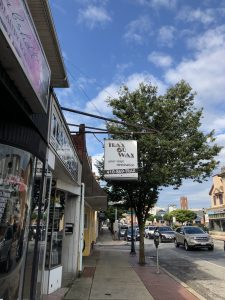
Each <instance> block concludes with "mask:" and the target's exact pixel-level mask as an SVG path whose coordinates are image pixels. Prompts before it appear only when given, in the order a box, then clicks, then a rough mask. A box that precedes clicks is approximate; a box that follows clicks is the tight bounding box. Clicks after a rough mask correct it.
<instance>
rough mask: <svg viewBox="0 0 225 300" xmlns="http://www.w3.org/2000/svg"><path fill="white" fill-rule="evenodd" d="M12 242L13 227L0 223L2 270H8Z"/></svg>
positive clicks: (0, 259)
mask: <svg viewBox="0 0 225 300" xmlns="http://www.w3.org/2000/svg"><path fill="white" fill-rule="evenodd" d="M12 242H13V227H12V226H10V225H7V224H0V263H1V264H2V266H3V270H4V272H8V271H9V269H10V265H11V257H10V254H11V252H10V251H11V247H12Z"/></svg>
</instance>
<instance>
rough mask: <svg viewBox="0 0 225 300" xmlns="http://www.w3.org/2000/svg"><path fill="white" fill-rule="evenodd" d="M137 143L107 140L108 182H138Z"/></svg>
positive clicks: (105, 167) (105, 174) (106, 176)
mask: <svg viewBox="0 0 225 300" xmlns="http://www.w3.org/2000/svg"><path fill="white" fill-rule="evenodd" d="M137 161H138V160H137V141H134V140H105V156H104V177H105V179H106V180H128V181H129V180H137V179H138V162H137Z"/></svg>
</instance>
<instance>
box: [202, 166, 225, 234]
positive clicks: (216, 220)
mask: <svg viewBox="0 0 225 300" xmlns="http://www.w3.org/2000/svg"><path fill="white" fill-rule="evenodd" d="M224 191H225V169H224V168H222V169H221V173H220V174H217V175H215V176H214V177H213V185H212V187H211V189H210V191H209V195H210V197H211V208H209V209H207V210H206V212H207V214H206V215H205V217H206V218H207V219H208V222H209V230H210V231H214V232H215V231H217V232H219V233H220V234H221V233H222V232H223V234H225V195H224Z"/></svg>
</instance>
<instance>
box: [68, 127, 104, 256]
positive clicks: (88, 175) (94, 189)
mask: <svg viewBox="0 0 225 300" xmlns="http://www.w3.org/2000/svg"><path fill="white" fill-rule="evenodd" d="M85 137H86V135H85V125H84V124H81V125H80V128H79V132H78V133H77V134H76V135H72V139H73V143H74V145H75V147H76V149H77V151H78V155H79V158H80V160H81V162H82V182H83V183H84V186H85V188H84V237H83V238H84V245H83V256H89V255H90V254H91V251H92V249H93V246H94V243H95V242H96V239H97V237H98V233H99V229H100V223H99V214H98V212H100V211H104V210H106V209H107V194H106V192H105V191H103V189H102V188H101V187H100V185H99V183H98V182H97V181H96V178H95V176H94V174H93V172H92V161H91V158H90V157H89V156H88V153H87V148H86V139H85Z"/></svg>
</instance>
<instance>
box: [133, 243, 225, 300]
mask: <svg viewBox="0 0 225 300" xmlns="http://www.w3.org/2000/svg"><path fill="white" fill-rule="evenodd" d="M214 243H215V248H214V251H208V250H207V249H196V250H191V251H186V250H185V249H184V247H182V246H180V247H179V248H175V246H174V244H173V243H161V244H159V250H158V253H159V265H160V266H161V267H163V268H164V269H165V270H167V271H168V272H169V273H171V274H172V275H173V276H175V277H176V278H178V279H179V280H181V281H183V282H184V283H186V284H187V285H188V286H189V287H191V288H192V289H194V290H195V291H196V292H197V293H198V294H200V295H201V296H203V297H204V298H205V299H207V300H221V299H223V300H224V299H225V251H224V248H223V247H224V243H223V242H222V241H216V240H215V241H214ZM136 246H137V247H138V244H137V245H136ZM145 254H146V257H147V258H150V259H153V260H154V261H156V248H155V246H154V243H153V240H148V239H145Z"/></svg>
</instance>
